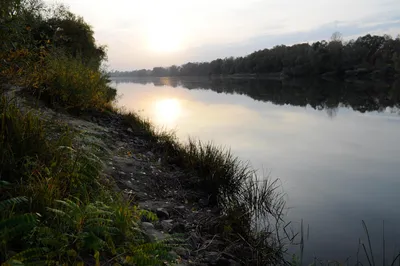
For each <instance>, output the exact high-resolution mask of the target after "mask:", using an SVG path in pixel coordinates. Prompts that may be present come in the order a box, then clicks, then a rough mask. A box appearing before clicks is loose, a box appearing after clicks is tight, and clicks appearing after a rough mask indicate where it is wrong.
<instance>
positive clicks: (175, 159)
mask: <svg viewBox="0 0 400 266" xmlns="http://www.w3.org/2000/svg"><path fill="white" fill-rule="evenodd" d="M3 93H4V95H3V104H2V106H1V107H2V113H3V119H2V122H3V123H2V124H3V126H2V132H3V134H2V136H3V138H2V139H3V142H2V145H3V146H4V145H6V146H7V147H8V149H9V152H10V153H13V154H14V157H13V159H14V160H11V161H9V162H8V165H9V166H10V167H9V169H8V170H7V167H4V166H6V165H7V164H4V162H5V160H6V154H4V153H3V155H4V156H3V157H2V161H3V169H2V170H3V171H2V172H3V174H4V173H5V172H7V171H8V175H7V177H8V178H6V179H4V178H3V179H4V180H3V179H2V182H3V181H4V184H3V183H2V187H1V189H2V191H4V192H6V193H3V196H2V197H1V198H0V202H1V203H2V210H3V211H5V212H7V213H9V215H8V217H9V218H8V219H11V220H7V219H5V220H4V218H3V220H2V221H1V223H4V222H6V223H7V222H10V221H13V220H15V219H17V218H18V217H29V219H27V220H24V219H22V220H21V221H25V222H24V223H23V224H18V223H16V224H14V226H12V227H11V229H12V230H11V231H12V232H14V231H15V230H17V228H19V227H20V226H21V227H22V226H24V228H25V229H24V230H21V233H24V234H25V238H27V239H26V241H25V242H24V243H21V242H20V241H18V239H19V236H20V234H18V233H16V232H14V233H11V232H10V231H9V229H10V228H7V227H6V228H3V227H1V226H0V233H2V234H4V235H7V237H8V238H7V240H6V242H5V244H3V245H2V254H1V258H2V260H5V261H6V260H8V261H22V262H24V263H27V262H38V261H44V260H46V261H54V264H57V263H73V264H76V263H84V264H85V265H91V264H93V265H95V264H96V265H97V263H100V265H114V264H115V263H119V264H121V265H131V264H133V265H160V264H161V263H167V264H170V265H174V264H179V265H213V264H214V265H267V264H272V265H276V264H281V263H285V260H284V258H283V256H284V251H285V250H284V243H283V242H284V240H285V239H284V238H283V237H279V233H280V232H279V229H278V227H276V226H279V225H281V224H282V222H283V221H282V220H281V219H282V217H281V213H282V210H283V208H284V202H283V201H282V198H281V197H280V195H279V193H277V191H276V188H277V185H276V183H275V182H270V180H266V181H265V182H257V181H256V180H254V179H253V172H252V171H251V170H250V169H248V168H247V167H246V165H245V164H242V163H241V162H239V161H238V160H237V159H236V158H235V157H234V156H233V155H232V154H230V153H229V152H228V151H224V150H223V149H220V148H219V147H216V146H213V145H211V144H201V143H197V142H196V141H191V142H190V143H189V144H187V145H183V144H180V143H179V142H178V141H177V140H176V139H175V137H174V136H173V135H172V134H167V133H165V132H157V131H156V130H155V129H154V128H153V127H152V125H151V124H150V123H148V122H146V121H143V120H142V119H141V118H140V117H138V116H136V115H134V114H122V113H120V112H117V111H115V110H112V109H109V110H95V109H93V110H90V111H89V110H86V111H83V112H81V113H80V114H79V116H77V115H71V114H69V113H67V112H65V111H64V110H62V109H59V110H58V111H55V110H54V109H51V108H49V107H48V106H47V105H46V104H45V103H43V102H41V101H37V100H36V99H35V98H33V97H32V96H29V95H27V94H26V93H25V92H24V90H22V89H15V88H14V89H11V88H8V89H6V90H4V92H3ZM7 121H8V122H7ZM19 122H21V123H20V124H19ZM27 124H30V127H29V128H26V127H24V125H27ZM16 129H18V130H19V131H18V132H19V133H18V132H17V133H18V134H14V136H15V138H14V141H13V142H8V141H9V140H8V139H7V138H8V137H7V136H8V133H9V132H11V131H10V130H14V131H15V130H16ZM26 136H29V138H27V137H26ZM18 138H20V141H18ZM32 138H33V139H32ZM28 139H29V141H28ZM21 140H24V141H25V142H24V143H23V144H24V145H22V144H21ZM61 142H62V143H61ZM32 144H33V145H32ZM4 147H5V146H4ZM49 153H50V154H49ZM18 157H19V158H20V160H18V161H17V159H18ZM21 160H22V161H25V162H28V161H30V162H31V164H32V165H30V164H28V165H27V164H26V163H25V164H23V166H19V167H16V164H20V161H21ZM70 164H71V165H70ZM69 165H70V167H68V166H69ZM16 169H18V170H21V171H16ZM28 171H29V174H28V173H27V172H28ZM4 176H6V175H4ZM18 176H19V178H18ZM16 180H20V181H18V182H16ZM27 202H31V203H30V204H27ZM32 202H33V203H34V204H32ZM8 204H11V205H8ZM15 204H18V206H19V207H18V208H17V209H14V211H13V210H12V209H9V207H8V206H10V207H11V206H15ZM26 205H28V206H26ZM69 208H72V210H73V209H76V208H77V209H79V210H80V211H79V213H80V214H81V215H77V216H76V214H75V213H74V212H72V210H70V209H69ZM93 208H97V211H96V212H94V213H96V214H94V213H93V212H92V211H89V210H90V209H93ZM121 209H124V210H125V211H124V212H123V213H124V215H122V214H121V212H120V211H121ZM69 211H71V212H69ZM92 215H94V216H95V217H91V216H92ZM121 215H122V216H123V217H125V219H122V220H121ZM267 216H268V218H270V219H269V221H270V222H269V223H267V224H266V223H265V222H266V221H267V220H266V219H265V218H266V217H267ZM67 217H69V218H68V219H65V218H67ZM71 217H75V218H76V219H77V220H74V219H72V218H71ZM118 217H119V218H118ZM117 218H118V219H117ZM69 219H72V220H73V222H72V224H71V223H70V222H71V221H68V220H69ZM271 219H272V220H271ZM130 220H133V221H134V224H130V223H131V222H132V221H130ZM117 221H118V222H117ZM261 221H263V222H264V223H263V224H262V226H261V227H260V223H261ZM100 228H102V229H101V230H100ZM111 228H113V229H111ZM277 230H278V231H277ZM5 232H7V233H5ZM50 232H51V233H50ZM107 232H108V233H107ZM135 232H136V233H135ZM66 233H67V234H68V235H70V236H71V235H72V236H73V237H72V238H71V239H69V238H68V237H67V238H65V237H62V236H63V235H64V234H66ZM64 236H66V235H64ZM60 237H61V240H60V241H61V242H60V243H49V242H48V240H46V241H45V239H51V238H55V239H57V238H60ZM281 241H282V242H281ZM132 243H136V244H132ZM60 246H63V247H64V248H63V249H61V250H60ZM33 249H35V250H36V252H35V254H33V253H32V251H33ZM31 253H32V254H31Z"/></svg>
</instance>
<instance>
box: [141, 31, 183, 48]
mask: <svg viewBox="0 0 400 266" xmlns="http://www.w3.org/2000/svg"><path fill="white" fill-rule="evenodd" d="M148 43H149V44H148V45H149V48H150V50H152V51H155V52H176V51H179V50H180V49H181V48H182V36H180V34H179V32H178V31H176V30H174V29H170V30H162V29H158V30H152V31H150V32H149V33H148Z"/></svg>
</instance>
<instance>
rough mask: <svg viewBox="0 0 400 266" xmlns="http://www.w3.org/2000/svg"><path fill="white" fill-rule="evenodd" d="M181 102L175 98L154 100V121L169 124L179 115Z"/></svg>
mask: <svg viewBox="0 0 400 266" xmlns="http://www.w3.org/2000/svg"><path fill="white" fill-rule="evenodd" d="M181 111H182V110H181V104H180V102H179V100H177V99H162V100H158V101H156V102H155V107H154V112H155V115H154V117H155V123H157V124H164V125H167V126H171V125H172V124H173V123H175V122H176V121H177V119H178V118H179V116H180V115H181Z"/></svg>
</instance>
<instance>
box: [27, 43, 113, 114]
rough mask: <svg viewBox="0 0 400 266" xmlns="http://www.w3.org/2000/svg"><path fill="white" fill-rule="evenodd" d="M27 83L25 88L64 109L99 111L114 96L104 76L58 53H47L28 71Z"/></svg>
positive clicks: (74, 59) (70, 57)
mask: <svg viewBox="0 0 400 266" xmlns="http://www.w3.org/2000/svg"><path fill="white" fill-rule="evenodd" d="M26 81H27V82H26V84H25V86H27V87H29V88H32V89H33V90H34V91H38V92H39V93H40V94H41V96H42V97H45V98H47V99H48V100H49V101H50V103H52V104H58V105H61V106H62V107H64V108H66V109H101V108H104V107H106V106H107V105H108V103H109V102H110V101H112V100H114V98H115V96H116V90H115V89H113V88H111V87H110V86H108V78H107V76H106V75H105V74H104V73H102V72H100V71H98V70H96V69H92V68H90V67H88V66H86V65H84V64H83V63H82V62H81V61H80V60H79V59H77V58H74V57H72V56H69V55H67V54H65V53H63V52H61V51H52V52H50V53H47V54H46V55H45V56H44V58H43V60H41V61H39V62H38V63H36V64H35V65H34V66H33V68H32V69H30V70H29V71H27V79H26Z"/></svg>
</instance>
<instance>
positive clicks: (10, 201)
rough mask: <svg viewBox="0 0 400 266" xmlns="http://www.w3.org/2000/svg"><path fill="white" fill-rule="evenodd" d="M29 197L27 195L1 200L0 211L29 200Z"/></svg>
mask: <svg viewBox="0 0 400 266" xmlns="http://www.w3.org/2000/svg"><path fill="white" fill-rule="evenodd" d="M27 201H28V199H27V198H26V197H15V198H11V199H7V200H3V201H0V211H3V210H5V209H7V208H9V207H13V206H15V205H18V204H21V203H23V202H27Z"/></svg>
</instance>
